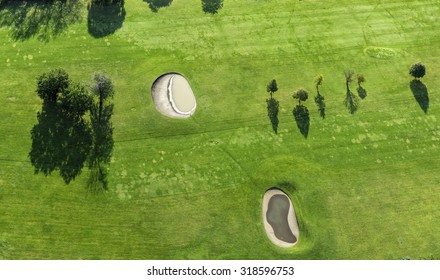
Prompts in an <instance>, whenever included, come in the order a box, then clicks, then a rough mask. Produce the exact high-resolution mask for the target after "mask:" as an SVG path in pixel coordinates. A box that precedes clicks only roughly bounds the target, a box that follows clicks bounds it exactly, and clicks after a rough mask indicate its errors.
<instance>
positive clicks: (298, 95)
mask: <svg viewBox="0 0 440 280" xmlns="http://www.w3.org/2000/svg"><path fill="white" fill-rule="evenodd" d="M292 97H293V98H295V99H298V105H301V101H303V102H304V101H306V100H307V98H309V93H308V92H307V90H305V89H303V88H300V89H298V90H296V91H295V92H294V93H293V95H292Z"/></svg>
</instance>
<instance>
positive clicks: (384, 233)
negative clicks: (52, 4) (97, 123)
mask: <svg viewBox="0 0 440 280" xmlns="http://www.w3.org/2000/svg"><path fill="white" fill-rule="evenodd" d="M125 10H126V16H125V21H124V22H123V25H122V27H121V28H120V29H118V30H116V32H115V33H114V34H112V35H109V36H106V37H103V38H98V39H97V38H94V37H92V36H91V35H89V33H88V31H87V9H86V7H85V6H84V7H83V8H82V12H83V19H82V21H80V22H77V23H75V24H72V25H70V26H68V27H67V28H66V30H65V31H64V32H63V33H61V35H59V36H56V37H53V38H51V39H50V40H49V41H48V42H42V41H40V40H38V39H36V38H30V39H26V40H23V41H22V40H14V39H13V38H12V35H11V34H12V32H13V28H12V27H11V26H7V25H6V26H3V27H2V28H1V29H0V65H1V67H0V69H1V70H0V86H1V90H0V101H1V104H2V106H1V109H0V259H1V258H3V259H401V258H403V257H405V256H410V257H411V258H426V257H430V256H434V257H435V258H440V245H439V244H440V223H438V220H439V219H440V186H439V183H440V172H439V171H440V170H439V166H440V165H439V164H440V146H439V145H440V98H439V95H440V91H439V88H440V74H439V73H440V72H439V71H438V69H439V67H440V1H436V0H423V1H403V0H399V1H397V0H390V1H388V0H387V1H372V0H359V1H349V0H343V1H340V0H329V1H313V0H303V1H298V0H277V1H260V0H225V1H224V7H223V8H222V9H221V10H219V13H218V14H216V15H207V14H204V13H203V12H202V10H201V4H200V1H190V0H175V1H173V3H172V4H171V5H170V6H169V7H165V8H161V9H159V11H158V13H153V12H151V10H150V9H149V8H148V4H147V3H145V2H143V1H141V0H126V2H125ZM0 20H1V18H0ZM390 53H392V54H393V55H389V54H390ZM371 54H373V55H371ZM382 55H386V59H383V58H382ZM419 61H420V62H422V63H424V64H425V65H426V67H427V69H426V72H427V75H426V76H425V77H424V78H423V79H422V81H423V83H424V84H425V85H426V87H427V89H428V92H429V109H428V111H427V113H426V114H425V113H424V112H423V110H422V109H421V108H420V106H419V104H418V103H417V101H416V100H415V98H414V96H413V94H412V92H411V90H410V81H411V77H410V76H409V75H408V69H409V67H410V66H411V64H413V63H415V62H419ZM56 67H62V68H64V69H65V70H66V71H67V72H68V73H69V74H70V76H71V77H72V79H73V80H76V81H81V82H88V81H90V79H91V76H92V74H93V72H95V71H99V70H105V71H107V72H108V73H109V75H110V76H111V77H112V79H113V81H114V84H115V90H116V94H115V98H114V103H115V107H114V115H113V118H112V120H113V126H114V140H115V147H114V150H113V158H112V162H111V164H110V170H109V191H108V192H107V193H106V194H105V195H99V196H94V195H90V194H89V195H88V194H87V190H86V188H85V186H86V181H87V178H88V172H89V171H88V169H87V168H86V167H85V168H84V169H83V171H82V174H81V175H80V176H78V177H77V178H76V179H75V181H73V182H71V183H70V184H69V185H65V184H64V182H63V180H62V178H61V177H60V176H59V175H58V173H56V172H55V173H53V174H52V175H50V176H47V177H45V176H44V175H42V174H37V175H35V174H34V171H33V166H32V165H31V163H30V161H29V158H28V154H29V151H30V149H31V138H30V130H31V128H32V127H33V125H34V124H35V123H36V122H37V117H36V115H37V112H38V111H39V110H41V100H40V99H39V98H38V96H37V95H36V93H35V89H36V77H37V76H38V75H40V74H42V73H43V72H46V71H48V70H50V69H53V68H56ZM349 69H353V70H355V71H356V73H363V74H364V76H365V78H366V80H367V82H366V83H365V84H364V85H363V86H364V88H365V89H366V90H367V92H368V96H367V97H366V98H365V99H364V100H362V101H361V107H360V108H359V110H358V112H356V113H355V114H354V115H351V114H349V113H348V112H347V109H346V108H345V107H344V105H343V100H344V96H345V83H344V82H345V80H344V75H343V70H349ZM170 71H173V72H179V73H182V74H183V75H184V76H185V77H186V78H187V79H188V80H189V82H190V84H191V87H192V89H193V91H194V94H195V95H196V98H197V110H196V113H195V115H194V116H193V117H191V118H189V119H187V120H176V119H170V118H167V117H165V116H163V115H161V114H160V113H159V112H157V111H156V109H155V108H154V104H153V102H152V100H151V93H150V87H151V85H152V83H153V81H154V80H155V79H156V78H157V77H158V76H159V75H161V74H163V73H166V72H170ZM319 74H322V75H323V76H324V82H323V85H322V88H321V94H322V95H324V96H325V101H326V104H327V110H326V118H325V119H321V118H320V117H319V112H318V110H317V107H316V106H315V104H314V102H313V96H314V95H315V92H314V84H313V81H314V77H315V76H317V75H319ZM274 78H275V79H276V80H277V82H278V86H279V91H278V92H277V93H275V95H274V97H275V98H277V99H278V100H279V101H280V115H279V119H280V124H279V128H278V129H279V130H278V132H279V133H278V134H274V132H273V131H272V127H271V124H270V121H269V119H268V117H267V111H266V102H265V100H266V98H268V96H269V95H268V94H267V93H266V91H265V89H266V84H267V83H268V82H269V81H270V80H271V79H274ZM299 87H304V88H306V89H308V90H309V91H310V93H311V96H310V97H309V100H308V101H306V102H305V103H304V105H305V106H307V107H308V108H309V111H310V130H309V134H308V138H307V139H305V138H304V137H303V136H302V135H301V133H300V132H299V130H298V128H297V126H296V123H295V120H294V118H293V115H292V109H293V107H294V106H295V105H296V103H297V102H296V101H295V100H293V98H292V96H291V95H292V93H293V91H294V90H295V89H297V88H299ZM356 87H357V85H356V84H355V83H353V84H352V90H353V92H355V90H356ZM273 186H278V187H279V188H281V189H283V190H284V191H285V192H286V193H288V194H289V196H290V198H291V199H292V203H293V204H294V206H295V212H296V214H297V217H298V222H299V226H300V240H299V243H298V244H297V245H296V246H294V247H293V248H290V249H281V248H278V247H276V246H275V245H273V244H272V243H271V242H270V241H269V239H268V238H267V236H266V233H265V231H264V227H263V221H262V213H261V207H262V206H261V203H262V198H263V195H264V192H265V191H266V190H267V189H268V188H270V187H273Z"/></svg>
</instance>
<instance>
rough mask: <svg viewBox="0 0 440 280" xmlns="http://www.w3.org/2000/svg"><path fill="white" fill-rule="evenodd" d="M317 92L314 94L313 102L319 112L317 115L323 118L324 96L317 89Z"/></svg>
mask: <svg viewBox="0 0 440 280" xmlns="http://www.w3.org/2000/svg"><path fill="white" fill-rule="evenodd" d="M317 92H318V94H317V95H316V96H315V104H316V106H318V112H319V116H320V117H321V118H323V119H324V118H325V102H324V99H325V98H324V96H322V95H321V94H320V93H319V90H317Z"/></svg>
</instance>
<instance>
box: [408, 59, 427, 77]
mask: <svg viewBox="0 0 440 280" xmlns="http://www.w3.org/2000/svg"><path fill="white" fill-rule="evenodd" d="M425 72H426V69H425V65H423V64H422V63H420V62H418V63H416V64H413V65H412V66H411V68H409V74H410V75H411V76H413V77H414V78H415V79H419V78H423V76H425Z"/></svg>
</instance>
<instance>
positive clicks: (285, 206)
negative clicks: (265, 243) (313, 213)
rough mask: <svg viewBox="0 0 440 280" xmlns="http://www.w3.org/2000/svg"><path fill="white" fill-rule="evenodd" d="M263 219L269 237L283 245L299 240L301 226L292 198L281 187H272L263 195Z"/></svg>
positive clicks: (290, 245) (286, 245) (277, 243)
mask: <svg viewBox="0 0 440 280" xmlns="http://www.w3.org/2000/svg"><path fill="white" fill-rule="evenodd" d="M263 221H264V229H265V230H266V233H267V236H268V237H269V239H270V240H271V241H272V242H273V243H274V244H276V245H278V246H281V247H285V248H288V247H292V246H294V245H295V244H296V243H297V242H298V237H299V227H298V221H297V220H296V216H295V210H294V208H293V205H292V202H291V201H290V198H289V197H288V196H287V194H285V193H284V192H283V191H281V190H280V189H276V188H272V189H269V190H268V191H266V193H265V194H264V197H263Z"/></svg>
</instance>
